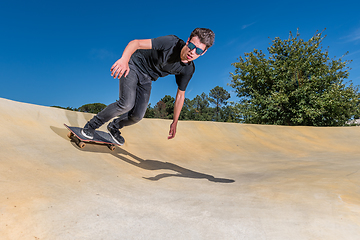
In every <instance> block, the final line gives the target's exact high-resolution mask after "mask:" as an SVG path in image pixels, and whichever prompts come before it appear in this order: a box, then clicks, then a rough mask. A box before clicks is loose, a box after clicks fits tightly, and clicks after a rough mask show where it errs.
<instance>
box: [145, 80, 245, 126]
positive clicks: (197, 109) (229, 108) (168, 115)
mask: <svg viewBox="0 0 360 240" xmlns="http://www.w3.org/2000/svg"><path fill="white" fill-rule="evenodd" d="M230 97H231V96H230V93H229V92H228V91H226V90H225V89H224V88H223V87H220V86H216V87H215V88H213V89H211V90H210V93H209V94H206V93H204V92H203V93H202V94H200V95H197V96H196V97H195V98H194V99H192V100H190V99H188V98H185V100H184V106H183V108H182V110H181V113H180V117H179V120H193V121H217V122H239V121H238V119H237V116H236V114H235V111H234V105H233V104H232V103H231V102H230V103H229V102H228V101H227V100H228V99H229V98H230ZM174 104H175V98H173V97H171V96H169V95H166V96H165V97H163V98H162V99H161V100H160V101H159V102H157V103H156V105H155V106H154V107H151V104H149V106H148V108H147V110H146V113H145V118H162V119H172V118H173V116H174Z"/></svg>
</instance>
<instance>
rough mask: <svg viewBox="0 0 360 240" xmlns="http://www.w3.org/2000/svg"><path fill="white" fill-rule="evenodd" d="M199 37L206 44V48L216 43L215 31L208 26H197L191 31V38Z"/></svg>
mask: <svg viewBox="0 0 360 240" xmlns="http://www.w3.org/2000/svg"><path fill="white" fill-rule="evenodd" d="M193 37H198V38H199V39H200V42H201V43H203V44H205V45H206V49H208V48H209V47H211V46H212V45H213V44H214V40H215V33H214V32H213V31H211V30H210V29H207V28H195V29H194V31H192V32H191V34H190V38H189V39H192V38H193Z"/></svg>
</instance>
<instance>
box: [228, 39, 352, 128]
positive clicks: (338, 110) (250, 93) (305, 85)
mask: <svg viewBox="0 0 360 240" xmlns="http://www.w3.org/2000/svg"><path fill="white" fill-rule="evenodd" d="M323 39H324V37H323V36H322V33H318V32H317V33H316V34H315V35H314V36H313V37H312V38H311V39H310V40H308V41H304V40H303V39H301V38H300V34H299V33H298V32H297V34H296V36H293V35H292V33H291V32H290V35H289V38H288V39H286V40H281V39H280V38H278V37H277V38H275V39H274V40H273V41H272V45H271V46H270V47H269V48H268V52H269V57H268V58H266V56H265V54H264V53H262V51H258V50H256V49H255V50H254V51H253V52H250V53H245V54H244V58H243V57H241V56H240V58H239V62H236V63H233V66H234V67H235V73H231V76H232V81H231V82H232V83H231V84H230V86H232V87H233V88H234V89H235V90H236V93H237V96H238V97H240V105H238V111H239V114H240V118H241V119H242V122H245V123H258V124H281V125H307V126H339V125H344V123H345V122H346V121H347V120H349V119H351V118H352V117H353V116H354V115H357V114H358V112H359V109H358V107H357V105H358V103H359V92H358V88H357V87H355V86H353V85H352V84H350V85H349V86H346V85H345V83H344V82H343V81H344V80H345V79H347V78H348V76H349V68H348V67H347V65H348V64H349V63H350V61H344V60H343V59H342V58H340V59H337V60H336V59H330V58H329V53H328V50H323V49H322V46H321V43H322V41H323ZM345 55H346V54H345ZM345 55H344V56H345ZM344 56H343V57H344Z"/></svg>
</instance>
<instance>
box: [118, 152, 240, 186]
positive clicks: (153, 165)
mask: <svg viewBox="0 0 360 240" xmlns="http://www.w3.org/2000/svg"><path fill="white" fill-rule="evenodd" d="M111 154H112V155H113V156H115V157H117V158H119V159H121V160H123V161H125V162H127V163H130V164H132V165H134V166H136V167H139V168H142V169H146V170H161V169H164V170H172V171H174V172H177V173H174V174H170V173H162V174H159V175H156V176H155V177H149V178H146V177H144V178H145V179H147V180H151V181H158V180H160V179H163V178H166V177H183V178H197V179H207V180H209V181H210V182H218V183H233V182H235V180H232V179H225V178H215V177H214V176H211V175H208V174H204V173H199V172H195V171H192V170H189V169H186V168H183V167H180V166H178V165H176V164H173V163H170V162H161V161H157V160H150V159H146V160H144V159H141V158H139V157H137V156H135V155H133V154H131V153H129V152H127V151H125V150H124V149H122V148H117V150H116V151H114V152H111ZM125 156H128V157H125ZM130 157H131V158H132V159H134V160H135V161H134V160H131V159H130Z"/></svg>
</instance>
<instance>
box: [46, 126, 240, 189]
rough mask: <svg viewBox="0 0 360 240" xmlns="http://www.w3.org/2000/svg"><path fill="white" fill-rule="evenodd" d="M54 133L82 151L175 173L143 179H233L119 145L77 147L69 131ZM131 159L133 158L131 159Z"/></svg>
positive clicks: (140, 166) (222, 180) (221, 180)
mask: <svg viewBox="0 0 360 240" xmlns="http://www.w3.org/2000/svg"><path fill="white" fill-rule="evenodd" d="M50 128H51V129H52V130H53V131H54V132H55V133H56V134H58V135H59V136H61V137H62V138H64V139H67V140H69V142H71V144H72V145H73V146H74V147H75V148H76V149H78V150H79V151H84V152H97V153H108V154H111V155H113V156H114V157H116V158H118V159H120V160H122V161H124V162H127V163H129V164H131V165H133V166H136V167H139V168H142V169H145V170H150V171H154V170H172V171H174V172H176V173H174V174H170V173H162V174H158V175H156V176H155V177H149V178H146V177H144V179H147V180H150V181H158V180H160V179H163V178H167V177H182V178H194V179H207V180H209V181H210V182H216V183H233V182H235V180H232V179H225V178H216V177H214V176H211V175H209V174H204V173H199V172H195V171H192V170H189V169H186V168H183V167H180V166H178V165H176V164H173V163H170V162H162V161H158V160H150V159H146V160H144V159H142V158H139V157H138V156H135V155H133V154H131V153H129V152H128V151H126V150H124V149H123V148H121V147H117V148H116V150H115V151H110V150H109V149H108V148H107V147H106V146H105V145H102V144H96V143H86V146H85V147H84V148H82V149H81V148H79V147H78V146H77V145H76V143H75V141H74V140H73V139H72V140H70V139H69V138H67V137H66V134H67V133H68V132H69V131H68V130H67V129H59V128H56V127H50ZM132 159H133V160H132Z"/></svg>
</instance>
